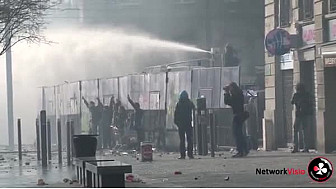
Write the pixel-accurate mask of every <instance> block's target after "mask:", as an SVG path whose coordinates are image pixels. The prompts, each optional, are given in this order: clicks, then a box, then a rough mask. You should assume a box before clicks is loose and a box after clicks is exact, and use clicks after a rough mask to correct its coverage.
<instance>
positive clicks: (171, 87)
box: [166, 71, 191, 130]
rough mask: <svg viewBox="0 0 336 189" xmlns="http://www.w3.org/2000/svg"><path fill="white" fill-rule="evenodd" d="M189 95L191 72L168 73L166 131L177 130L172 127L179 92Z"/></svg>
mask: <svg viewBox="0 0 336 189" xmlns="http://www.w3.org/2000/svg"><path fill="white" fill-rule="evenodd" d="M183 90H186V91H187V92H188V93H189V94H190V93H191V71H179V72H169V73H168V85H167V99H166V100H167V118H166V129H168V130H169V129H177V128H176V126H174V111H175V106H176V103H177V102H178V99H179V95H180V93H181V91H183Z"/></svg>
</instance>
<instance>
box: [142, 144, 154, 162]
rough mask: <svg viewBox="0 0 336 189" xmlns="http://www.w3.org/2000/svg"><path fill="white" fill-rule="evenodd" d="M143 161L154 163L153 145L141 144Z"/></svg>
mask: <svg viewBox="0 0 336 189" xmlns="http://www.w3.org/2000/svg"><path fill="white" fill-rule="evenodd" d="M140 154H141V161H153V145H152V143H150V142H141V144H140Z"/></svg>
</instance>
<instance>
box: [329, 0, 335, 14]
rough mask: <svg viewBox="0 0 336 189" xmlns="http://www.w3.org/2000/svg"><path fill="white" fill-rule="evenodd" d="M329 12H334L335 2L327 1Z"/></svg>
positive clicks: (333, 0) (332, 0)
mask: <svg viewBox="0 0 336 189" xmlns="http://www.w3.org/2000/svg"><path fill="white" fill-rule="evenodd" d="M329 12H330V13H334V12H336V0H329Z"/></svg>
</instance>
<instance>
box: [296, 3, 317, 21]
mask: <svg viewBox="0 0 336 189" xmlns="http://www.w3.org/2000/svg"><path fill="white" fill-rule="evenodd" d="M299 8H300V20H311V19H313V17H314V0H300V1H299Z"/></svg>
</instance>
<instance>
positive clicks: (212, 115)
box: [209, 109, 215, 157]
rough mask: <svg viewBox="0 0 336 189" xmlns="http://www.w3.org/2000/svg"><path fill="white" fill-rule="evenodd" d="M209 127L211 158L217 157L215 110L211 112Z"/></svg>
mask: <svg viewBox="0 0 336 189" xmlns="http://www.w3.org/2000/svg"><path fill="white" fill-rule="evenodd" d="M209 125H210V145H211V157H215V133H214V131H215V130H214V127H215V126H214V114H213V110H212V109H210V110H209Z"/></svg>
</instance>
